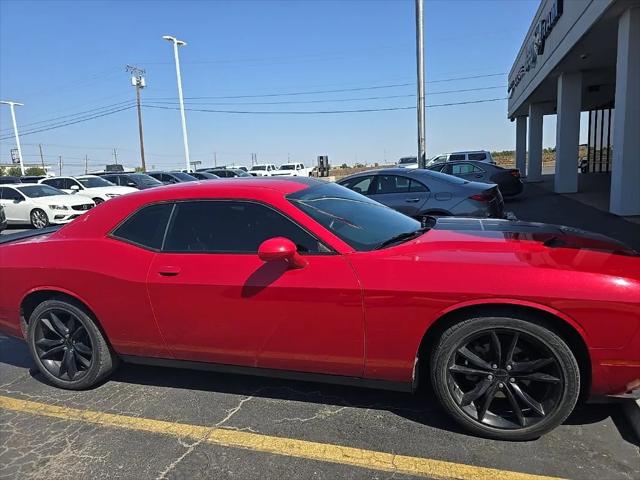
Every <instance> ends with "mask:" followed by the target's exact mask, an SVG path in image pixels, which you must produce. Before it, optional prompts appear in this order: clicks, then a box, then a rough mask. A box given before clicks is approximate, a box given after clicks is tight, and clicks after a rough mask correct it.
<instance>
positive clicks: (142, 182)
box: [100, 173, 163, 190]
mask: <svg viewBox="0 0 640 480" xmlns="http://www.w3.org/2000/svg"><path fill="white" fill-rule="evenodd" d="M100 176H101V177H102V178H104V179H105V180H107V181H109V182H111V183H113V184H114V185H120V186H122V187H133V188H137V189H138V190H146V189H147V188H153V187H160V186H162V185H163V184H162V182H161V181H159V180H157V179H155V178H153V177H151V176H149V175H147V174H146V173H105V174H103V175H100Z"/></svg>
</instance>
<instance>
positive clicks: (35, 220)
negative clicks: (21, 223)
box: [29, 208, 49, 228]
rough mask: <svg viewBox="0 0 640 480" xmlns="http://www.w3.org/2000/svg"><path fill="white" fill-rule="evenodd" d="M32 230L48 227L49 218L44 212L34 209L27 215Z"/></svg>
mask: <svg viewBox="0 0 640 480" xmlns="http://www.w3.org/2000/svg"><path fill="white" fill-rule="evenodd" d="M29 217H30V220H31V225H32V226H33V228H45V227H48V226H49V217H47V214H46V213H45V211H44V210H41V209H40V208H34V209H33V210H31V214H30V215H29Z"/></svg>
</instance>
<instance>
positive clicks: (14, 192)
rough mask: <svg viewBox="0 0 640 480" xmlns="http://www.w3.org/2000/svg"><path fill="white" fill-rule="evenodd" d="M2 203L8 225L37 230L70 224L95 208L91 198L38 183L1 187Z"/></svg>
mask: <svg viewBox="0 0 640 480" xmlns="http://www.w3.org/2000/svg"><path fill="white" fill-rule="evenodd" d="M0 204H1V205H2V206H3V207H4V211H5V215H6V217H7V223H8V224H16V225H18V224H31V225H32V226H34V227H35V228H44V227H47V226H49V225H51V224H61V223H68V222H70V221H71V220H73V219H74V218H76V217H79V216H80V215H82V214H83V213H85V212H86V211H87V210H89V209H91V208H93V207H94V206H95V203H94V202H93V200H91V199H89V198H86V197H75V196H72V195H67V194H66V193H64V192H61V191H60V190H58V189H56V188H53V187H50V186H49V185H40V184H36V183H16V184H10V185H0Z"/></svg>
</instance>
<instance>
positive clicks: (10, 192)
mask: <svg viewBox="0 0 640 480" xmlns="http://www.w3.org/2000/svg"><path fill="white" fill-rule="evenodd" d="M0 198H2V200H22V199H23V198H24V197H23V196H22V195H20V194H19V193H18V192H16V191H15V190H14V189H13V188H7V187H2V188H0Z"/></svg>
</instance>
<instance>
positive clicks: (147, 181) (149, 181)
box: [129, 173, 162, 187]
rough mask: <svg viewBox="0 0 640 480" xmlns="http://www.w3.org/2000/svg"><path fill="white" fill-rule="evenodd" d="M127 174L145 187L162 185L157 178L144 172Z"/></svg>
mask: <svg viewBox="0 0 640 480" xmlns="http://www.w3.org/2000/svg"><path fill="white" fill-rule="evenodd" d="M129 176H130V177H131V179H132V180H133V181H134V182H136V183H137V184H138V185H144V186H145V187H154V186H156V187H157V186H158V185H162V182H161V181H160V180H157V179H155V178H153V177H151V176H149V175H147V174H146V173H133V174H131V175H129Z"/></svg>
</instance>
